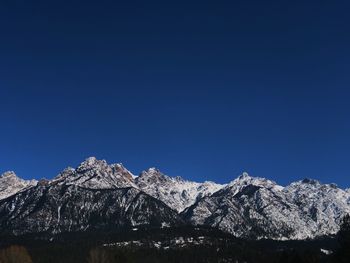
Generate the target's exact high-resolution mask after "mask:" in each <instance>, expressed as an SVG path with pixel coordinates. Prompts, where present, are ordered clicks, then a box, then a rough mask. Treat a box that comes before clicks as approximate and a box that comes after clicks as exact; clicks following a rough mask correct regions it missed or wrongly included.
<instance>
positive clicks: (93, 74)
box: [0, 0, 350, 187]
mask: <svg viewBox="0 0 350 263" xmlns="http://www.w3.org/2000/svg"><path fill="white" fill-rule="evenodd" d="M0 5H1V6H0V34H1V39H0V40H1V41H0V92H1V93H0V99H1V104H0V125H1V126H0V173H1V172H3V171H6V170H14V171H16V173H17V174H18V175H20V176H21V177H24V178H41V177H46V178H51V177H53V176H55V175H56V174H57V173H58V172H59V171H60V170H62V169H63V168H64V167H66V166H68V165H70V166H77V165H78V164H79V163H80V162H81V161H82V160H83V159H85V158H86V157H88V156H96V157H98V158H104V159H106V160H107V161H109V162H122V163H123V164H124V165H125V166H126V167H127V168H129V169H130V170H131V171H132V172H134V173H136V174H137V173H139V172H140V171H141V170H143V169H146V168H148V167H151V166H156V167H158V168H160V169H161V170H162V171H164V172H165V173H167V174H170V175H181V176H183V177H185V178H187V179H194V180H198V181H203V180H214V181H217V182H228V181H230V180H232V179H234V178H235V177H236V176H237V175H239V174H240V173H241V172H242V171H248V172H249V173H250V174H252V175H254V176H261V177H267V178H270V179H273V180H276V181H277V182H279V183H280V184H287V183H289V182H290V181H293V180H299V179H302V178H304V177H311V178H315V179H319V180H321V181H323V182H335V183H338V184H339V185H340V186H342V187H349V186H350V182H349V176H350V165H349V163H350V106H349V105H350V104H349V100H350V48H349V47H350V16H349V9H350V4H349V1H305V0H304V1H285V0H282V1H281V0H278V1H261V0H256V1H250V0H242V1H210V2H209V1H198V2H194V1H193V2H192V1H189V0H188V1H184V2H180V1H159V2H153V1H125V2H121V1H62V0H60V1H28V0H26V1H15V0H11V1H10V0H8V1H1V4H0Z"/></svg>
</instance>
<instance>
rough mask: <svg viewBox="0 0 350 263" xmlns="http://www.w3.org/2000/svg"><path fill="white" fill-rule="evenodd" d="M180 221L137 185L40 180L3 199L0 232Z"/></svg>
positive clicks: (96, 227) (95, 228)
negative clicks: (99, 185) (85, 185)
mask: <svg viewBox="0 0 350 263" xmlns="http://www.w3.org/2000/svg"><path fill="white" fill-rule="evenodd" d="M179 223H181V219H180V218H179V216H178V215H177V213H176V212H175V211H174V210H172V209H170V208H169V207H168V206H166V205H165V204H164V203H162V202H161V201H158V200H156V199H154V198H153V197H151V196H149V195H147V194H144V193H143V192H141V191H139V190H138V189H135V188H132V187H129V188H119V189H91V188H90V189H89V188H82V187H79V186H76V185H67V184H54V183H51V184H45V183H39V184H38V185H37V186H36V187H32V188H29V189H27V190H24V191H21V192H19V193H17V194H15V195H13V196H11V197H9V198H8V199H6V200H1V201H0V232H1V233H10V234H15V235H19V234H26V233H49V234H55V233H60V232H76V231H87V230H113V229H120V228H125V227H126V228H129V227H135V226H138V225H150V226H158V227H160V226H162V225H164V224H166V225H174V224H179Z"/></svg>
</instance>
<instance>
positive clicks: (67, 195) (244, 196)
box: [0, 157, 350, 240]
mask: <svg viewBox="0 0 350 263" xmlns="http://www.w3.org/2000/svg"><path fill="white" fill-rule="evenodd" d="M345 214H350V191H349V189H348V190H342V189H340V188H338V187H337V186H336V185H334V184H321V183H319V182H318V181H315V180H311V179H304V180H302V181H298V182H295V183H292V184H290V185H288V186H286V187H282V186H280V185H278V184H276V183H275V182H273V181H270V180H268V179H264V178H259V177H251V176H249V175H248V174H247V173H243V174H242V175H241V176H239V177H238V178H237V179H235V180H233V181H232V182H230V183H229V184H227V185H220V184H216V183H213V182H204V183H197V182H191V181H187V180H184V179H182V178H181V177H170V176H167V175H165V174H163V173H161V172H160V171H159V170H157V169H156V168H150V169H148V170H146V171H143V172H142V173H141V174H140V175H139V176H135V175H133V174H132V173H131V172H130V171H129V170H127V169H126V168H125V167H124V166H123V165H122V164H108V163H107V162H106V161H104V160H97V159H96V158H94V157H90V158H88V159H86V160H85V161H84V162H82V163H81V164H80V165H79V166H78V167H77V168H66V169H65V170H63V171H62V172H61V173H60V174H59V175H58V176H56V177H55V178H53V179H52V180H40V181H39V182H37V181H35V180H32V181H25V180H22V179H20V178H18V177H17V176H16V175H15V174H14V173H13V172H7V173H5V174H3V175H2V176H1V177H0V233H12V234H23V233H38V232H40V233H43V232H44V233H49V234H55V233H61V232H66V231H68V232H70V231H85V230H103V231H105V230H111V229H120V228H124V227H135V226H138V225H151V226H162V225H167V226H171V225H179V224H183V222H184V221H186V222H188V223H190V224H193V225H204V226H212V227H216V228H219V229H221V230H223V231H226V232H229V233H231V234H233V235H235V236H237V237H244V238H253V239H260V238H272V239H280V240H284V239H306V238H314V237H318V236H322V235H329V234H335V233H336V232H337V231H338V230H339V224H340V222H341V219H342V218H343V216H344V215H345Z"/></svg>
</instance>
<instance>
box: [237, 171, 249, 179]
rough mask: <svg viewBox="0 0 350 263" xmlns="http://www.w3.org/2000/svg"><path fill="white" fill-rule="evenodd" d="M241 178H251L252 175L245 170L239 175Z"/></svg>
mask: <svg viewBox="0 0 350 263" xmlns="http://www.w3.org/2000/svg"><path fill="white" fill-rule="evenodd" d="M238 178H239V179H250V178H253V177H251V176H250V175H249V174H248V173H247V172H243V173H242V174H241V175H240V176H239V177H238Z"/></svg>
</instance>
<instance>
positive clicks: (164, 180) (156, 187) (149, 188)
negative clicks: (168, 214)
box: [135, 168, 224, 212]
mask: <svg viewBox="0 0 350 263" xmlns="http://www.w3.org/2000/svg"><path fill="white" fill-rule="evenodd" d="M135 184H136V185H137V186H138V187H139V189H141V190H142V191H144V192H145V193H147V194H149V195H151V196H153V197H155V198H157V199H159V200H161V201H163V202H164V203H166V204H167V205H168V206H170V207H171V208H173V209H175V210H176V211H178V212H181V211H182V210H184V209H185V208H186V207H188V206H190V205H192V204H194V203H195V202H196V201H197V200H199V199H201V198H202V197H204V196H208V195H211V194H212V193H214V192H216V191H217V190H219V189H221V188H222V187H223V186H224V185H221V184H216V183H213V182H208V181H207V182H204V183H197V182H191V181H187V180H184V179H182V178H181V177H169V176H166V175H164V174H163V173H161V172H160V171H159V170H157V169H156V168H150V169H148V170H147V171H143V172H142V173H141V174H140V175H139V176H138V177H137V178H136V179H135Z"/></svg>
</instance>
